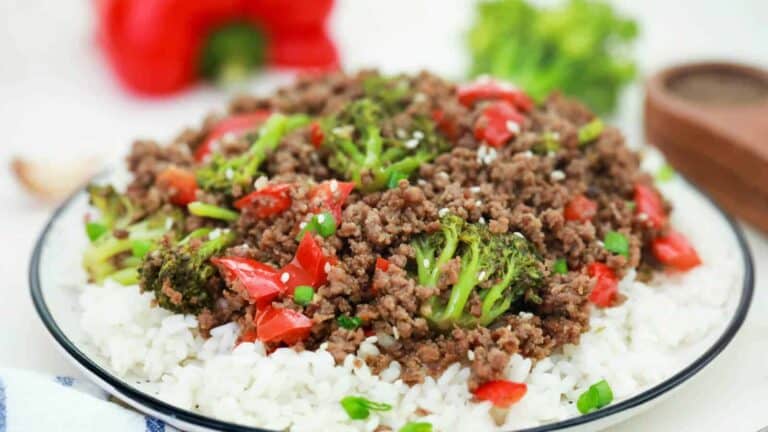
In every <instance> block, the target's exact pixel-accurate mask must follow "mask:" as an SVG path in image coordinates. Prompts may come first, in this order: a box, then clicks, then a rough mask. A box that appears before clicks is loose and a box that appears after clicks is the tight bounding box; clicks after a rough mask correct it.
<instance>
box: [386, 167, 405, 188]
mask: <svg viewBox="0 0 768 432" xmlns="http://www.w3.org/2000/svg"><path fill="white" fill-rule="evenodd" d="M400 180H408V175H407V174H404V173H401V172H400V171H393V172H392V174H390V175H389V180H388V181H387V187H388V188H389V189H394V188H396V187H397V186H398V185H399V184H400Z"/></svg>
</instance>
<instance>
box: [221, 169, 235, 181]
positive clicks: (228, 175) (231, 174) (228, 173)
mask: <svg viewBox="0 0 768 432" xmlns="http://www.w3.org/2000/svg"><path fill="white" fill-rule="evenodd" d="M234 176H235V172H234V171H232V168H227V170H226V171H224V177H226V178H227V180H232V177H234Z"/></svg>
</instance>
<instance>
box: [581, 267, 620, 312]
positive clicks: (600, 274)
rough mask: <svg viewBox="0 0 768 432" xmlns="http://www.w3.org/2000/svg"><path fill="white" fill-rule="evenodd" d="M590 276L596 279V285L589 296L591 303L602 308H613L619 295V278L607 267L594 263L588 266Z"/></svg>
mask: <svg viewBox="0 0 768 432" xmlns="http://www.w3.org/2000/svg"><path fill="white" fill-rule="evenodd" d="M587 273H588V274H589V276H591V277H593V278H595V285H594V286H593V287H592V292H591V293H590V294H589V301H591V302H592V303H594V304H595V305H597V306H598V307H601V308H606V307H611V306H613V304H614V302H615V301H616V296H617V295H618V293H619V278H617V277H616V273H614V272H613V270H612V269H611V268H610V267H608V266H607V265H605V264H603V263H600V262H593V263H591V264H589V265H588V266H587Z"/></svg>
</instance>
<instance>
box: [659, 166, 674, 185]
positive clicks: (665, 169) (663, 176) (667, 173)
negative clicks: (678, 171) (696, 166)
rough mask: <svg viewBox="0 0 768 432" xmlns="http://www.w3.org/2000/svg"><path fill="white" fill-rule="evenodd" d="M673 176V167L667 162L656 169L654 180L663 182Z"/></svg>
mask: <svg viewBox="0 0 768 432" xmlns="http://www.w3.org/2000/svg"><path fill="white" fill-rule="evenodd" d="M673 178H675V169H674V168H672V166H671V165H669V164H664V165H662V166H661V167H660V168H659V170H658V171H656V181H658V182H661V183H664V182H668V181H670V180H672V179H673Z"/></svg>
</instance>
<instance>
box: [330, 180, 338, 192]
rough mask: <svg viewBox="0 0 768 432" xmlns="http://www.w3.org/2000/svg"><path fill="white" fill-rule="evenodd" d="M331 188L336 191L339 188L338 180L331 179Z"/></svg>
mask: <svg viewBox="0 0 768 432" xmlns="http://www.w3.org/2000/svg"><path fill="white" fill-rule="evenodd" d="M330 188H331V192H336V191H337V190H339V182H338V181H336V180H331V186H330Z"/></svg>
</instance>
